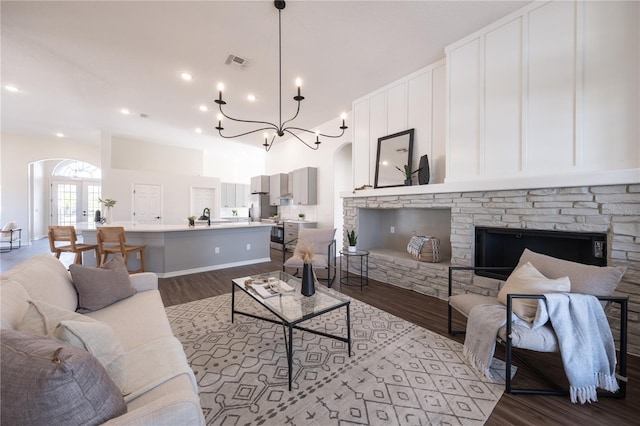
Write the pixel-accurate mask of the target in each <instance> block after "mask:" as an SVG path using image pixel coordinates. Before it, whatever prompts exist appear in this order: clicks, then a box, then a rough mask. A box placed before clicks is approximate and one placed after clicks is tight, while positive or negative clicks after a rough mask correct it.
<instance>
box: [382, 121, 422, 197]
mask: <svg viewBox="0 0 640 426" xmlns="http://www.w3.org/2000/svg"><path fill="white" fill-rule="evenodd" d="M413 131H414V129H409V130H405V131H403V132H398V133H394V134H393V135H389V136H383V137H381V138H379V139H378V154H377V156H376V177H375V182H374V188H390V187H394V186H404V181H405V177H404V166H405V165H407V164H408V165H409V167H410V168H411V167H412V158H413V157H412V156H413ZM396 167H397V168H396ZM398 169H400V170H398Z"/></svg>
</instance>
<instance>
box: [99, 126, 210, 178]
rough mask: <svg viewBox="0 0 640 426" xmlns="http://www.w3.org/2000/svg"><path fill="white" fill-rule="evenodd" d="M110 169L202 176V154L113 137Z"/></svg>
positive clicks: (190, 150) (198, 151) (195, 151)
mask: <svg viewBox="0 0 640 426" xmlns="http://www.w3.org/2000/svg"><path fill="white" fill-rule="evenodd" d="M111 168H113V169H126V170H138V171H147V172H166V173H176V174H182V175H190V176H202V175H203V170H202V169H203V153H202V151H200V150H197V149H189V148H180V147H176V146H169V145H160V144H157V143H153V142H148V141H140V140H136V139H131V138H127V137H123V136H118V135H113V136H112V137H111Z"/></svg>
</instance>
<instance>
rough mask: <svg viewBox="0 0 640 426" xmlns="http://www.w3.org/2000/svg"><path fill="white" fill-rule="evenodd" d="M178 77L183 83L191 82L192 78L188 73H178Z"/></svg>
mask: <svg viewBox="0 0 640 426" xmlns="http://www.w3.org/2000/svg"><path fill="white" fill-rule="evenodd" d="M180 77H181V78H182V79H183V80H184V81H191V80H193V76H192V75H191V74H189V73H188V72H183V73H180Z"/></svg>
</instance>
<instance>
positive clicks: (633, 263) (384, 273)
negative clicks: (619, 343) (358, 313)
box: [343, 184, 640, 355]
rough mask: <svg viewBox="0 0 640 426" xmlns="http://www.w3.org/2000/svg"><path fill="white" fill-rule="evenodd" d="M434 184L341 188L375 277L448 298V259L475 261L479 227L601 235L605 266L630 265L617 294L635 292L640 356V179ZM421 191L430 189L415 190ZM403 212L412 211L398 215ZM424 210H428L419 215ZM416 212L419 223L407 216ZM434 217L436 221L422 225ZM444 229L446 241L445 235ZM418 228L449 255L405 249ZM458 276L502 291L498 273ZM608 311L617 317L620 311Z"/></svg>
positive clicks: (470, 286)
mask: <svg viewBox="0 0 640 426" xmlns="http://www.w3.org/2000/svg"><path fill="white" fill-rule="evenodd" d="M437 186H438V185H432V187H433V188H428V189H421V188H420V187H412V188H410V189H407V188H399V190H398V194H397V195H393V194H389V191H388V190H387V191H379V190H370V191H363V192H361V193H358V192H355V193H354V194H349V196H347V195H345V194H343V197H344V224H343V226H344V229H345V230H349V229H356V232H357V233H358V235H359V240H358V246H359V247H360V248H364V249H367V250H369V251H370V256H369V277H370V278H372V279H375V280H377V281H382V282H385V283H389V284H392V285H396V286H399V287H403V288H408V289H412V290H414V291H417V292H420V293H423V294H427V295H430V296H434V297H438V298H440V299H446V298H447V286H448V282H447V281H448V267H449V265H465V266H473V265H474V264H475V230H476V228H477V227H492V228H519V229H530V230H555V231H568V232H577V233H600V234H604V235H605V238H606V245H605V251H606V252H605V253H604V258H605V259H606V264H608V265H615V266H626V267H627V272H626V274H625V275H624V277H623V279H622V282H621V283H620V284H619V286H618V288H617V291H616V295H623V296H629V297H630V301H629V322H628V325H629V352H630V353H633V354H636V355H640V184H622V185H592V186H567V187H548V188H537V189H513V190H511V189H507V190H480V191H473V192H463V191H459V192H440V191H439V189H438V188H436V187H437ZM440 186H441V187H442V188H446V187H447V185H446V184H442V185H440ZM427 187H429V185H427ZM421 190H422V191H425V192H421V193H415V192H418V191H421ZM410 191H414V192H410ZM426 191H431V192H426ZM378 194H379V195H378ZM405 210H406V211H407V212H409V211H410V212H409V213H407V214H404V215H403V214H402V213H399V212H402V211H405ZM419 210H423V211H429V212H430V213H427V214H425V215H422V214H420V213H419V212H418V211H419ZM386 212H388V213H386ZM443 212H444V213H443ZM431 213H434V215H433V219H430V214H431ZM443 214H444V215H446V217H447V218H449V215H450V218H449V220H450V221H449V224H448V227H447V226H446V224H443V220H445V221H446V219H443V216H442V215H443ZM416 217H417V218H419V219H417V220H418V221H417V223H409V222H408V220H406V219H407V218H416ZM430 220H433V222H432V223H424V221H427V222H428V221H430ZM394 224H396V225H394ZM392 226H395V227H396V228H395V231H396V232H395V234H396V237H399V236H401V237H402V242H403V244H404V248H405V250H404V251H403V245H402V244H400V243H399V239H398V238H395V239H394V234H392V233H391V232H390V231H391V227H392ZM446 231H448V232H449V236H448V237H449V238H448V241H447V239H446V237H445V236H443V232H444V233H446ZM414 232H415V234H416V235H421V234H425V233H426V234H435V235H432V236H437V237H438V238H441V240H442V241H443V242H444V244H443V246H445V247H446V249H447V250H449V254H447V255H446V256H445V257H443V260H442V261H441V262H440V263H426V262H419V261H416V260H414V259H413V258H412V257H411V256H410V255H409V254H408V253H406V242H407V237H408V236H410V235H411V234H413V233H414ZM345 241H346V237H345ZM385 241H388V242H389V244H388V246H386V244H385ZM456 280H457V281H456V282H455V283H454V286H455V290H454V291H455V292H456V293H463V292H465V291H467V290H470V291H473V292H479V293H482V294H487V295H497V292H498V290H499V281H498V280H497V279H495V278H489V277H483V276H477V275H474V274H472V273H470V272H468V273H459V274H456ZM608 315H610V316H612V317H615V318H618V317H619V313H618V312H615V311H610V312H608ZM613 324H617V319H616V320H615V321H613ZM614 335H615V330H614Z"/></svg>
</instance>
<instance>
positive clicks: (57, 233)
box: [48, 225, 99, 264]
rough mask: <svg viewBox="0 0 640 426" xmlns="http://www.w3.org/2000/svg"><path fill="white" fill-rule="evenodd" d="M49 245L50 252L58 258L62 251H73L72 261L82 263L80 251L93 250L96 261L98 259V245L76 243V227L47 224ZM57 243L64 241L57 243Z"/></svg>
mask: <svg viewBox="0 0 640 426" xmlns="http://www.w3.org/2000/svg"><path fill="white" fill-rule="evenodd" d="M48 235H49V247H50V248H51V252H52V253H54V254H55V255H56V258H58V259H60V255H61V254H62V253H75V255H76V256H75V259H74V261H73V262H74V263H77V264H82V253H84V252H85V251H89V250H94V251H95V253H96V262H97V261H98V259H99V254H98V246H97V245H96V244H84V243H78V236H77V234H76V229H75V228H74V227H73V226H67V225H64V226H63V225H50V226H49V233H48ZM57 243H66V244H63V245H58V244H57Z"/></svg>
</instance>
